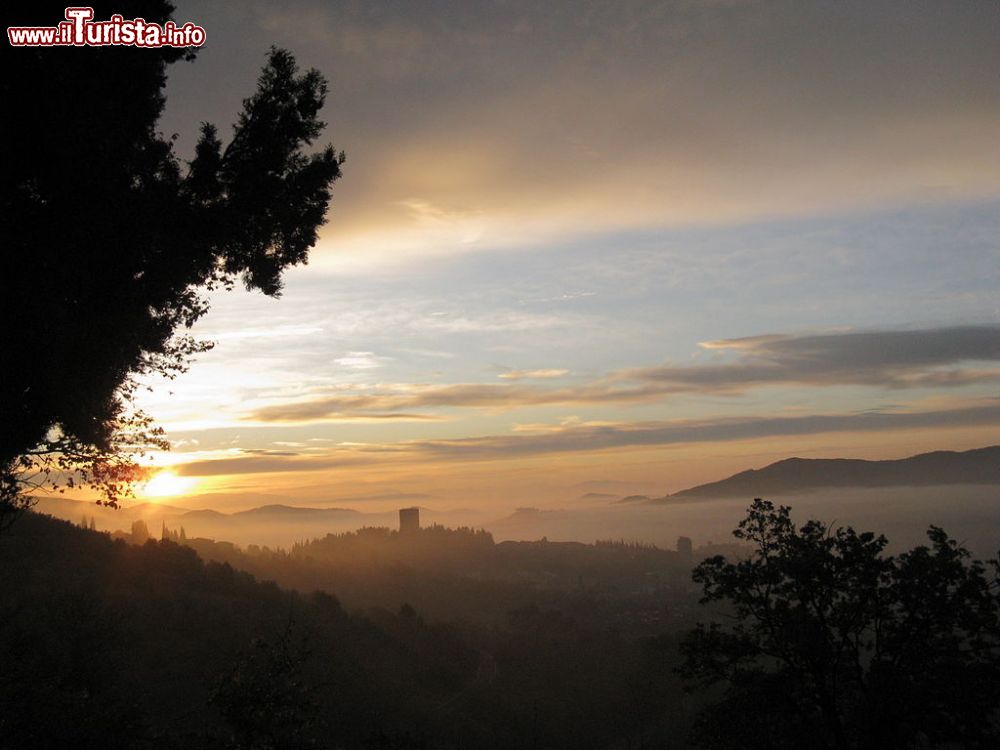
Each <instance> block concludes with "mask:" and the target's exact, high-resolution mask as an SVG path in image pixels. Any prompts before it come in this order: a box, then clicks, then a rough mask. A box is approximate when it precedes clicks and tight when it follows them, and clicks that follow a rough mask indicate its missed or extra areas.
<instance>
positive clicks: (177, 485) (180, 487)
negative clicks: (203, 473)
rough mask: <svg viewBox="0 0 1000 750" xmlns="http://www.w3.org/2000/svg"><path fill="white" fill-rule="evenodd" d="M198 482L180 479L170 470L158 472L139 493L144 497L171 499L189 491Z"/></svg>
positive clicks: (188, 478) (185, 478) (186, 478)
mask: <svg viewBox="0 0 1000 750" xmlns="http://www.w3.org/2000/svg"><path fill="white" fill-rule="evenodd" d="M197 481H198V480H196V479H192V478H190V477H180V476H177V474H175V473H174V472H172V471H170V470H164V471H159V472H157V473H156V475H155V476H154V477H153V478H152V479H150V480H149V481H148V482H146V484H145V486H144V487H143V488H142V490H141V491H140V494H141V495H142V496H144V497H173V496H174V495H182V494H184V493H185V492H187V491H188V490H190V489H191V488H192V487H194V485H195V484H196V483H197Z"/></svg>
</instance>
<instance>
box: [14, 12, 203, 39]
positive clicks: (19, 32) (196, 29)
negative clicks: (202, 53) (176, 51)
mask: <svg viewBox="0 0 1000 750" xmlns="http://www.w3.org/2000/svg"><path fill="white" fill-rule="evenodd" d="M93 19H94V9H93V8H67V9H66V20H65V21H60V22H59V25H58V26H8V27H7V40H8V41H9V42H10V43H11V45H12V46H14V47H105V46H109V45H116V46H121V47H200V46H201V45H203V44H204V43H205V29H203V28H202V27H201V26H196V25H194V24H193V23H191V22H190V21H188V22H187V23H185V24H183V25H181V26H178V25H177V24H176V23H174V22H173V21H167V22H166V23H165V24H163V25H162V26H161V25H160V24H158V23H147V22H146V20H145V19H143V18H133V19H131V20H126V19H125V18H123V17H122V16H120V15H118V14H117V13H116V14H115V15H113V16H111V18H110V19H109V20H107V21H95V20H93Z"/></svg>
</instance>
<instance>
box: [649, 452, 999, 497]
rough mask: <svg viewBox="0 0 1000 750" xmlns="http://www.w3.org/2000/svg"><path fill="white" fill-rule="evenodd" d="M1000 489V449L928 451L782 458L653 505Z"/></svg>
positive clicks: (699, 486) (683, 492) (677, 494)
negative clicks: (830, 492)
mask: <svg viewBox="0 0 1000 750" xmlns="http://www.w3.org/2000/svg"><path fill="white" fill-rule="evenodd" d="M948 484H1000V445H993V446H989V447H987V448H976V449H974V450H968V451H934V452H932V453H921V454H919V455H916V456H911V457H909V458H901V459H895V460H887V461H865V460H862V459H854V458H786V459H784V460H782V461H777V462H776V463H773V464H769V465H768V466H765V467H764V468H762V469H749V470H748V471H741V472H740V473H739V474H734V475H733V476H731V477H728V478H727V479H722V480H720V481H718V482H709V483H708V484H700V485H698V486H696V487H690V488H688V489H686V490H681V491H680V492H675V493H674V494H673V495H668V496H667V497H664V498H657V499H655V500H653V501H652V502H653V503H664V502H671V501H673V500H676V499H681V498H687V499H697V498H725V497H747V498H750V497H766V496H767V495H784V494H788V493H790V492H801V491H803V490H816V489H831V488H837V487H845V488H846V487H926V486H932V485H948Z"/></svg>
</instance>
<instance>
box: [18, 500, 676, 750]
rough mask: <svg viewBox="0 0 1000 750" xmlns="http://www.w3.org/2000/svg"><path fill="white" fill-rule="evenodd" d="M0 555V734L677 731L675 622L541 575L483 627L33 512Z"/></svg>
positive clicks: (639, 736) (446, 739) (592, 743)
mask: <svg viewBox="0 0 1000 750" xmlns="http://www.w3.org/2000/svg"><path fill="white" fill-rule="evenodd" d="M550 546H553V545H550ZM262 562H263V561H261V563H262ZM0 569H2V570H4V571H6V572H7V573H8V578H7V580H6V582H5V585H4V586H3V587H2V588H0V748H5V749H6V748H19V749H22V750H27V749H29V748H63V747H67V748H68V747H73V748H77V747H79V748H101V750H113V749H115V748H147V747H148V748H154V747H155V748H167V749H168V750H169V749H170V748H175V747H176V748H180V747H184V748H202V747H204V748H209V747H211V748H226V747H230V748H241V749H243V750H247V749H249V748H255V749H260V750H263V749H264V748H279V747H280V748H295V747H315V748H343V749H345V750H353V749H355V748H358V749H360V748H408V749H409V750H413V749H414V748H434V749H439V748H440V749H444V748H482V749H483V750H490V749H495V750H500V749H501V748H518V749H520V748H531V747H537V748H565V749H566V750H570V749H572V750H581V749H585V748H593V749H594V750H597V749H598V748H612V747H643V746H648V747H664V746H666V747H681V746H682V745H680V744H678V743H677V742H673V741H671V742H669V743H667V739H668V738H670V737H671V736H674V737H676V736H678V735H680V734H681V733H682V731H681V729H679V727H683V721H682V719H681V717H680V716H679V714H678V708H679V705H680V684H679V681H678V680H676V679H674V678H673V677H672V667H673V666H674V665H675V664H676V661H677V659H676V642H675V641H674V639H672V638H670V637H661V638H656V639H629V638H626V637H624V636H622V635H620V634H618V633H617V632H615V631H613V630H610V629H608V628H606V627H602V626H600V625H597V624H590V623H587V622H583V621H582V620H581V619H578V618H574V617H572V616H570V615H568V614H566V613H565V612H562V611H559V610H557V609H554V608H553V607H552V606H551V602H550V601H549V599H548V594H547V593H546V592H537V593H536V594H535V596H534V600H535V601H534V603H532V604H530V605H526V606H523V607H520V608H519V609H517V610H515V611H511V612H510V613H509V614H508V616H507V617H506V618H505V620H504V621H503V622H499V623H494V624H489V625H486V624H476V623H469V622H460V621H459V622H456V621H452V622H443V621H436V620H433V619H431V618H429V617H427V616H425V615H424V614H423V613H422V612H421V611H420V610H419V609H417V608H415V607H413V606H410V605H408V604H406V603H405V600H404V601H403V602H400V603H399V604H397V605H395V606H393V607H392V608H389V607H379V608H373V609H370V610H368V611H367V612H365V613H354V614H350V613H348V612H347V611H345V609H344V608H343V607H342V606H341V604H340V603H339V601H338V600H337V599H336V598H334V597H333V596H332V595H330V594H326V593H313V594H306V593H292V592H288V591H283V590H281V589H279V588H278V587H277V586H276V585H274V584H271V583H262V582H258V581H257V580H255V579H254V578H253V577H252V576H250V575H248V574H247V573H243V572H240V571H237V570H234V568H233V567H231V566H230V565H228V564H220V563H203V562H202V561H201V560H200V559H199V558H198V556H197V555H196V554H195V552H194V551H193V550H192V549H190V548H187V547H182V546H179V545H177V544H175V543H173V542H171V541H159V542H156V541H148V542H146V543H145V544H144V545H141V546H137V545H129V544H126V543H125V542H123V541H112V540H111V538H110V537H109V536H108V535H107V534H102V533H98V532H94V531H90V530H87V529H82V528H78V527H75V526H72V525H71V524H69V523H67V522H63V521H55V520H52V519H49V518H46V517H43V516H39V515H37V514H34V513H29V514H26V516H25V517H24V518H23V519H22V520H21V521H19V522H18V523H17V524H16V525H15V526H14V527H13V528H12V529H11V530H10V531H9V532H8V533H7V534H6V535H5V536H4V537H3V539H2V543H0ZM465 591H466V590H462V591H459V592H456V594H455V596H457V597H460V596H464V595H465ZM487 591H488V589H487ZM452 604H453V606H454V607H455V608H456V609H457V608H458V607H459V603H458V602H457V601H454V602H453V603H452ZM671 711H672V712H673V713H672V714H671ZM668 719H669V721H668Z"/></svg>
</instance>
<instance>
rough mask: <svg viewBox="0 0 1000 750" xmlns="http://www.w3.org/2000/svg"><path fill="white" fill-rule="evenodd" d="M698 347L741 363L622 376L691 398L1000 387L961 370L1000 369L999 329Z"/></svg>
mask: <svg viewBox="0 0 1000 750" xmlns="http://www.w3.org/2000/svg"><path fill="white" fill-rule="evenodd" d="M701 346H702V348H704V349H708V350H712V351H723V352H734V353H736V354H737V355H738V356H737V359H736V360H735V361H734V362H729V363H725V364H719V365H703V366H685V367H681V366H676V365H663V366H659V367H647V368H641V369H634V370H627V371H624V372H622V373H620V375H619V376H620V377H621V378H623V379H626V380H637V381H642V382H647V383H660V384H664V385H672V386H675V387H678V388H691V389H696V390H712V389H718V390H727V389H736V390H744V389H746V388H749V387H753V386H757V385H765V384H802V385H812V386H822V385H874V386H881V387H887V388H904V387H913V386H923V385H935V386H949V385H951V386H958V385H967V384H970V383H975V382H982V381H987V380H997V379H1000V369H969V368H960V366H961V365H962V364H963V363H968V362H990V361H992V362H995V361H1000V326H962V327H951V328H937V329H924V330H913V331H870V332H849V333H833V334H825V335H798V336H789V335H773V336H755V337H751V338H742V339H724V340H720V341H709V342H705V343H703V344H701ZM941 368H952V369H941Z"/></svg>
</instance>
